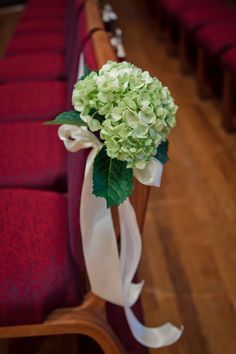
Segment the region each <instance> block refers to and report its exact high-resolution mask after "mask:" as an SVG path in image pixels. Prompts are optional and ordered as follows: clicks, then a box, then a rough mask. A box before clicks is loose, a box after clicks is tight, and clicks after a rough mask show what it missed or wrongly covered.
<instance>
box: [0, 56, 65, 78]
mask: <svg viewBox="0 0 236 354" xmlns="http://www.w3.org/2000/svg"><path fill="white" fill-rule="evenodd" d="M65 77H66V68H65V60H64V56H63V55H61V54H56V53H55V54H38V55H35V54H25V55H20V54H19V55H13V56H9V57H6V58H4V59H2V60H1V61H0V81H1V82H8V81H23V80H24V81H26V80H30V81H32V80H52V79H63V78H65Z"/></svg>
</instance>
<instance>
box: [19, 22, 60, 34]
mask: <svg viewBox="0 0 236 354" xmlns="http://www.w3.org/2000/svg"><path fill="white" fill-rule="evenodd" d="M64 31H65V20H64V19H61V18H53V19H49V18H39V19H29V20H28V21H27V20H25V21H21V22H20V23H19V25H18V26H17V29H16V33H15V35H16V36H17V35H22V34H29V33H30V34H31V33H39V32H40V33H43V32H64Z"/></svg>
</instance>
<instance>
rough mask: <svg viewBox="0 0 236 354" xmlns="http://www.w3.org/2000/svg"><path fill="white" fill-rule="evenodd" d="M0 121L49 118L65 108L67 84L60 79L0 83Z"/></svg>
mask: <svg viewBox="0 0 236 354" xmlns="http://www.w3.org/2000/svg"><path fill="white" fill-rule="evenodd" d="M0 97H1V105H0V122H1V123H2V122H17V121H26V120H28V121H29V120H31V121H36V120H40V121H42V120H44V121H45V120H50V119H53V118H54V117H55V116H56V115H57V114H59V113H60V112H63V111H65V110H66V97H67V86H66V84H65V83H64V82H60V81H42V82H40V81H35V82H31V81H29V82H23V83H22V82H21V83H10V84H8V83H7V84H2V85H0Z"/></svg>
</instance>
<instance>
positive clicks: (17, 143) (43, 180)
mask: <svg viewBox="0 0 236 354" xmlns="http://www.w3.org/2000/svg"><path fill="white" fill-rule="evenodd" d="M57 129H58V127H57V126H45V125H43V124H42V123H41V122H27V123H7V124H0V140H1V149H0V171H1V173H0V187H1V188H2V187H29V188H44V189H49V188H50V189H53V190H59V191H63V192H65V191H66V189H67V186H66V174H67V153H66V150H65V148H64V145H63V144H62V142H61V141H60V140H59V139H58V136H57Z"/></svg>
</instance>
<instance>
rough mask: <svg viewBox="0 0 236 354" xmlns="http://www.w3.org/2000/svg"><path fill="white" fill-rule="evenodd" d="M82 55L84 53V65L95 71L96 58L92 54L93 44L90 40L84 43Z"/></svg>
mask: <svg viewBox="0 0 236 354" xmlns="http://www.w3.org/2000/svg"><path fill="white" fill-rule="evenodd" d="M83 53H84V61H85V64H86V65H87V66H88V67H89V69H90V70H91V71H92V70H97V69H98V67H97V61H96V56H95V53H94V49H93V44H92V40H91V39H88V40H87V41H86V42H85V45H84V48H83Z"/></svg>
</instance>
